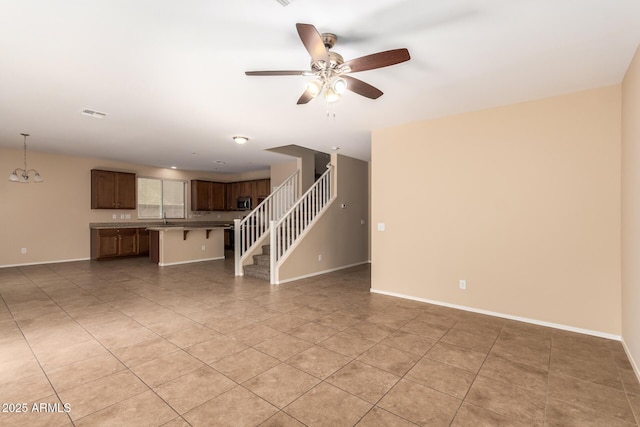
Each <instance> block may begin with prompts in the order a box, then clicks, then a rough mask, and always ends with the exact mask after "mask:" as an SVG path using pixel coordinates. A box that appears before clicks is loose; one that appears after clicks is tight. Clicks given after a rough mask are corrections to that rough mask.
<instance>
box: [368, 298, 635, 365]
mask: <svg viewBox="0 0 640 427" xmlns="http://www.w3.org/2000/svg"><path fill="white" fill-rule="evenodd" d="M370 291H371V292H373V293H375V294H381V295H387V296H391V297H396V298H403V299H408V300H412V301H418V302H425V303H428V304H434V305H440V306H443V307H449V308H455V309H458V310H464V311H469V312H472V313H478V314H486V315H488V316H494V317H500V318H503V319H509V320H516V321H518V322H525V323H531V324H533V325H538V326H546V327H549V328H556V329H562V330H564V331H569V332H577V333H579V334H585V335H592V336H595V337H600V338H606V339H610V340H615V341H622V338H621V336H620V335H614V334H609V333H606V332H600V331H592V330H590V329H582V328H576V327H574V326H568V325H563V324H560V323H552V322H545V321H542V320H537V319H530V318H527V317H520V316H513V315H510V314H504V313H499V312H496V311H489V310H482V309H479V308H474V307H467V306H464V305H457V304H450V303H447V302H442V301H435V300H430V299H426V298H418V297H413V296H410V295H404V294H398V293H395V292H387V291H382V290H379V289H374V288H371V289H370ZM636 372H637V371H636Z"/></svg>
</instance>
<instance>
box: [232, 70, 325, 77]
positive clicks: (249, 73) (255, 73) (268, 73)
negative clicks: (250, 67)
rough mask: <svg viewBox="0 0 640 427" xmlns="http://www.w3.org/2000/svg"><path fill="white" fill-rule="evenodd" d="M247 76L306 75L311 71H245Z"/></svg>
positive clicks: (310, 73)
mask: <svg viewBox="0 0 640 427" xmlns="http://www.w3.org/2000/svg"><path fill="white" fill-rule="evenodd" d="M244 73H245V74H246V75H247V76H308V75H312V74H313V73H312V72H311V71H300V70H282V71H245V72H244Z"/></svg>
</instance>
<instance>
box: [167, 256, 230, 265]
mask: <svg viewBox="0 0 640 427" xmlns="http://www.w3.org/2000/svg"><path fill="white" fill-rule="evenodd" d="M224 258H225V257H224V256H220V257H215V258H202V259H190V260H188V261H178V262H164V263H160V262H159V263H158V265H159V266H160V267H169V266H171V265H182V264H192V263H194V262H205V261H217V260H219V259H224Z"/></svg>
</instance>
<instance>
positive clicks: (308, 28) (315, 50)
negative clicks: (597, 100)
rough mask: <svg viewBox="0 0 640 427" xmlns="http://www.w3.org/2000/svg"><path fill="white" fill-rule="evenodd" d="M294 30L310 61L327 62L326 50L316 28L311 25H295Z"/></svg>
mask: <svg viewBox="0 0 640 427" xmlns="http://www.w3.org/2000/svg"><path fill="white" fill-rule="evenodd" d="M296 29H297V30H298V35H299V36H300V40H302V44H304V47H305V48H307V52H309V55H311V59H312V60H313V61H314V62H315V61H325V62H327V61H328V60H329V55H328V54H327V48H326V47H325V46H324V42H323V41H322V37H320V33H318V30H316V27H314V26H313V25H311V24H296Z"/></svg>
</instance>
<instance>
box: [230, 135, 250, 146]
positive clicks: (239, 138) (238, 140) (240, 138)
mask: <svg viewBox="0 0 640 427" xmlns="http://www.w3.org/2000/svg"><path fill="white" fill-rule="evenodd" d="M233 140H234V141H235V142H236V144H245V143H246V142H247V141H249V138H247V137H246V136H234V137H233Z"/></svg>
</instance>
